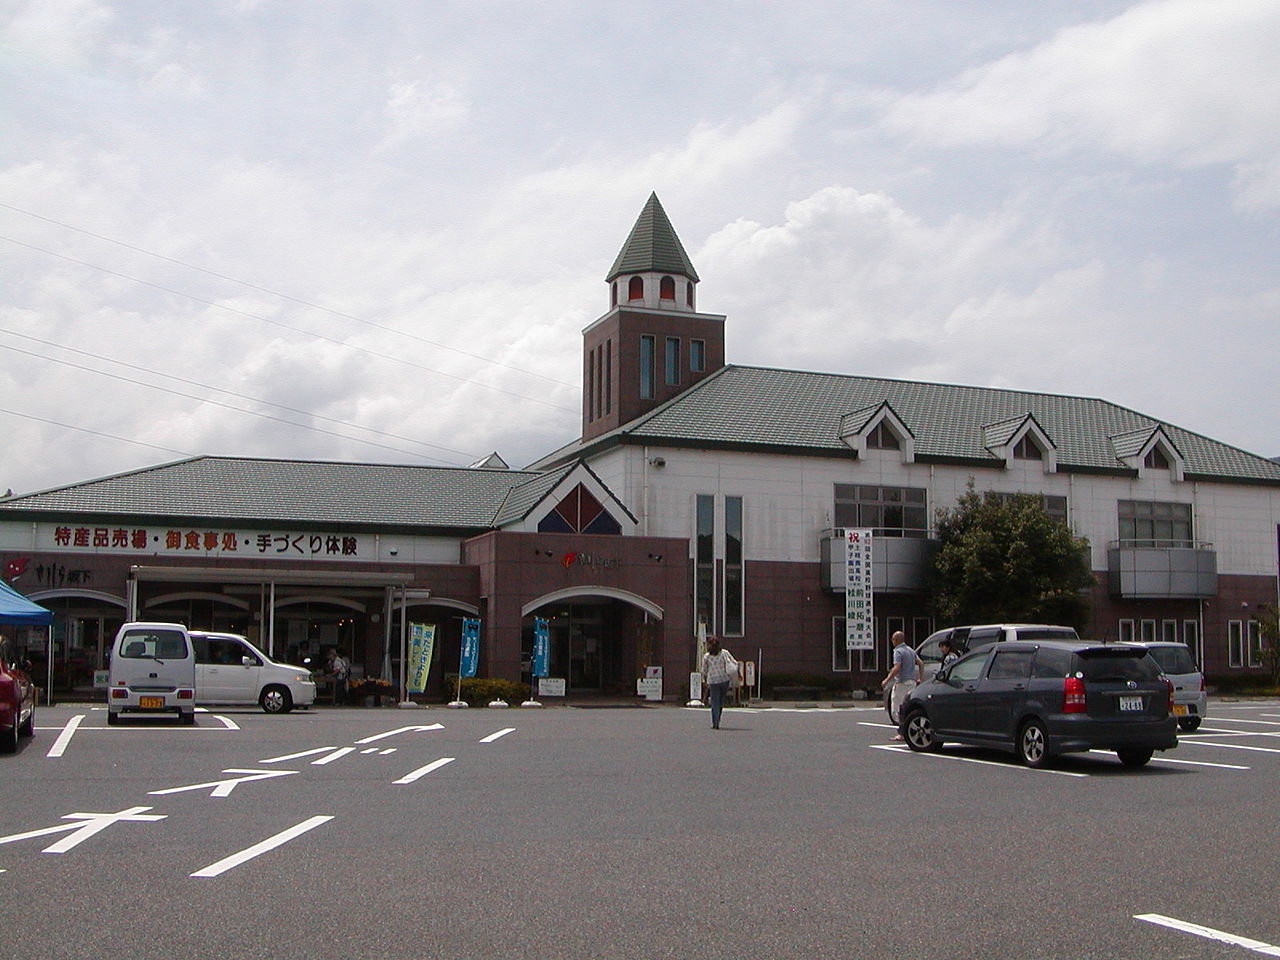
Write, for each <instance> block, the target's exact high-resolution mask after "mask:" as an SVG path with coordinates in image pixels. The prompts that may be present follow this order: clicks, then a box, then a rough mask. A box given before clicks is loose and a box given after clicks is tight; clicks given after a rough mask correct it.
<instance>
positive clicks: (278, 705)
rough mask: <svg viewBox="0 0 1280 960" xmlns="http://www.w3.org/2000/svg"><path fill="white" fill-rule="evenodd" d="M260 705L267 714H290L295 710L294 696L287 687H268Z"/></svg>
mask: <svg viewBox="0 0 1280 960" xmlns="http://www.w3.org/2000/svg"><path fill="white" fill-rule="evenodd" d="M258 703H259V704H260V705H261V706H262V709H263V711H264V712H265V713H288V712H289V711H290V710H292V709H293V696H292V695H291V694H290V693H289V690H288V689H287V688H286V687H267V688H266V689H265V690H263V691H262V696H260V697H258Z"/></svg>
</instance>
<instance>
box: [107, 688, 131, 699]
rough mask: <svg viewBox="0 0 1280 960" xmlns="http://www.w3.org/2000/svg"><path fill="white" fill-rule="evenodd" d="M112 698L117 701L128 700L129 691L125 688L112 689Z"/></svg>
mask: <svg viewBox="0 0 1280 960" xmlns="http://www.w3.org/2000/svg"><path fill="white" fill-rule="evenodd" d="M111 696H112V698H113V699H115V700H128V699H129V691H128V690H126V689H124V687H112V688H111Z"/></svg>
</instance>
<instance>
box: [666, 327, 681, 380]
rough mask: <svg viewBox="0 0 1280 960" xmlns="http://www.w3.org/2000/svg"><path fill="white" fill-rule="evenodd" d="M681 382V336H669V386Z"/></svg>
mask: <svg viewBox="0 0 1280 960" xmlns="http://www.w3.org/2000/svg"><path fill="white" fill-rule="evenodd" d="M678 383H680V338H679V337H667V386H669V387H674V386H676V385H677V384H678Z"/></svg>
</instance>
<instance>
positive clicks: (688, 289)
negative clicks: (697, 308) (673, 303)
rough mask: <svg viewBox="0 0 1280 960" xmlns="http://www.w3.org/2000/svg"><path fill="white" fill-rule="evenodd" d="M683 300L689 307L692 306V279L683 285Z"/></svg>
mask: <svg viewBox="0 0 1280 960" xmlns="http://www.w3.org/2000/svg"><path fill="white" fill-rule="evenodd" d="M684 302H685V303H687V304H688V305H689V306H690V307H692V306H693V281H692V280H690V281H689V282H688V283H686V284H685V285H684Z"/></svg>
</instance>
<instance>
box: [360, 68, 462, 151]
mask: <svg viewBox="0 0 1280 960" xmlns="http://www.w3.org/2000/svg"><path fill="white" fill-rule="evenodd" d="M468 109H469V108H468V105H467V102H466V99H465V97H464V96H463V94H462V92H461V91H460V90H459V89H457V87H455V86H454V85H452V84H449V83H432V82H430V81H426V80H401V81H397V82H396V83H393V84H391V87H390V89H388V90H387V101H386V104H385V105H384V107H383V110H382V112H383V117H384V119H385V120H386V124H387V132H386V135H385V136H384V137H383V139H382V142H381V143H380V144H379V145H378V147H377V148H375V152H382V151H385V150H392V149H395V148H397V147H400V146H402V145H403V144H405V143H406V142H408V141H413V140H418V139H420V138H424V137H434V136H439V135H441V134H444V133H448V132H449V131H451V130H453V129H454V128H455V127H457V126H459V125H460V124H461V123H462V122H463V121H464V120H465V119H466V117H467V113H468Z"/></svg>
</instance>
